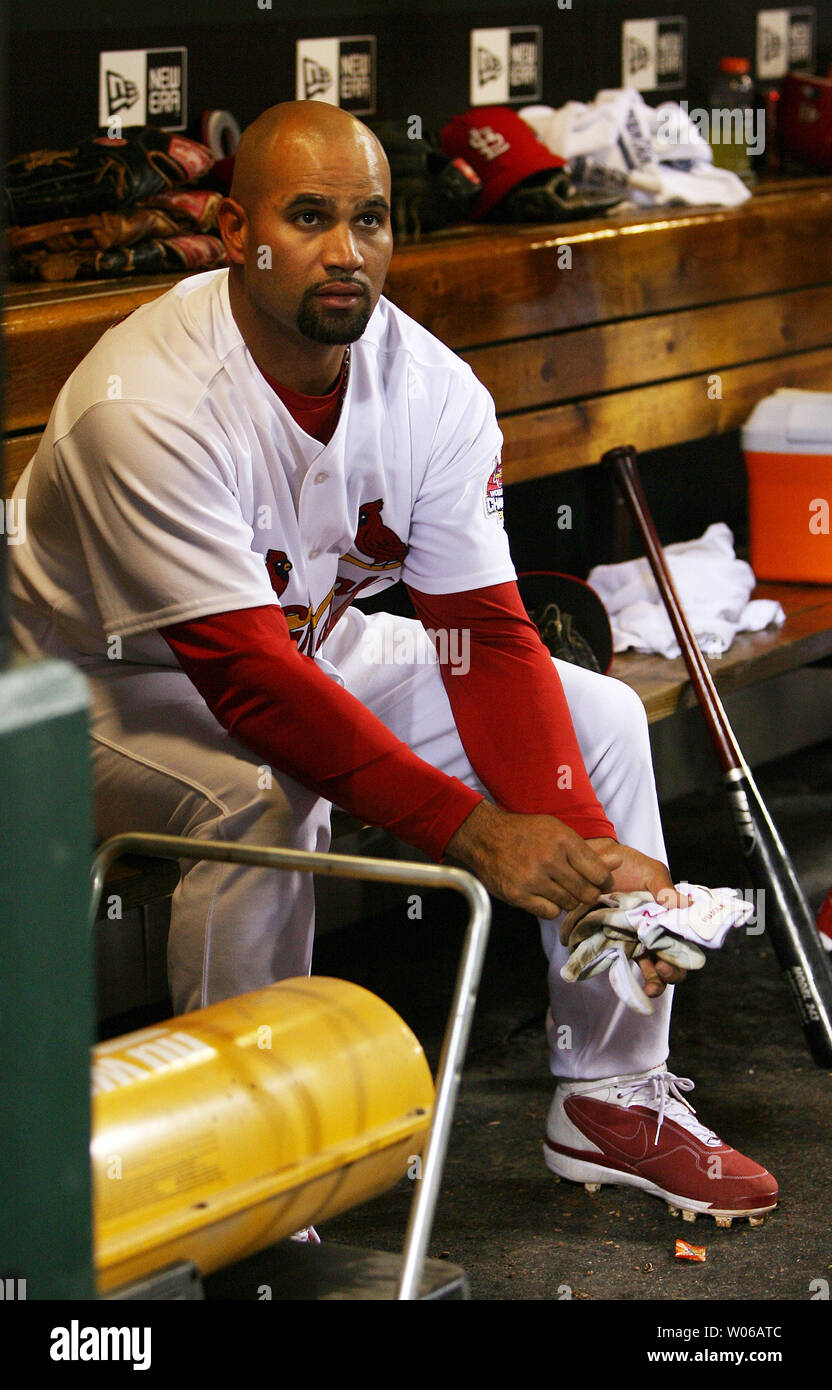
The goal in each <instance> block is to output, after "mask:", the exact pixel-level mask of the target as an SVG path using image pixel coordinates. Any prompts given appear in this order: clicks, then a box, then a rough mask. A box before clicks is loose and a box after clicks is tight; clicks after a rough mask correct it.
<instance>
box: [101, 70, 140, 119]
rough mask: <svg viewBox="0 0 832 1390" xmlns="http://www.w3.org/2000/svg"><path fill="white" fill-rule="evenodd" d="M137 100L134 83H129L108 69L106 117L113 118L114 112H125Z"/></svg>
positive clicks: (126, 79)
mask: <svg viewBox="0 0 832 1390" xmlns="http://www.w3.org/2000/svg"><path fill="white" fill-rule="evenodd" d="M138 99H139V89H138V87H137V86H136V84H135V82H131V81H130V80H129V78H127V77H122V75H121V73H120V72H110V71H109V69H108V71H107V115H108V116H114V115H115V113H116V111H126V110H127V108H128V107H129V106H133V105H134V103H135V102H137V101H138Z"/></svg>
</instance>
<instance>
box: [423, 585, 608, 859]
mask: <svg viewBox="0 0 832 1390" xmlns="http://www.w3.org/2000/svg"><path fill="white" fill-rule="evenodd" d="M410 592H411V595H412V598H413V603H414V606H415V608H416V612H417V613H418V615H419V618H420V619H421V621H422V623H423V625H424V626H425V627H426V628H428V629H429V630H430V631H433V632H442V631H443V630H444V631H445V632H448V633H450V632H451V631H453V630H454V629H456V630H457V632H458V630H459V629H462V630H464V631H467V632H468V634H469V636H470V664H469V669H468V671H467V672H466V673H465V674H464V675H463V674H458V673H455V671H454V668H453V667H452V666H450V665H448V664H444V665H442V666H441V668H440V669H441V672H442V679H443V682H444V685H445V690H446V692H447V695H448V700H449V702H450V705H451V709H452V711H453V716H454V722H455V723H456V727H457V730H458V732H459V736H460V738H461V740H462V743H463V746H464V748H465V751H466V753H467V754H468V757H469V759H470V761H471V765H472V767H473V768H474V770H475V772H476V773H477V776H478V777H479V779H480V781H481V782H482V783H483V785H484V786H485V787H487V788H488V791H489V793H490V794H491V796H492V797H493V798H494V800H495V801H496V802H497V803H498V804H499V805H500V806H502V807H505V808H506V809H507V810H510V811H518V812H525V813H527V814H532V813H538V814H546V815H550V816H556V817H557V818H558V819H559V820H562V821H563V822H564V823H565V824H566V825H568V826H570V827H571V828H572V829H573V830H576V831H577V832H578V834H580V835H582V836H583V837H584V838H589V837H591V836H612V837H613V838H615V829H614V827H613V825H612V824H611V822H610V821H609V819H608V817H607V816H606V815H605V813H604V811H603V809H602V807H601V806H600V804H599V802H598V798H597V797H596V795H595V793H594V791H593V789H592V784H591V783H590V780H589V775H588V773H587V771H586V768H585V766H584V761H583V758H582V756H581V750H580V747H579V745H578V738H577V735H576V733H575V729H574V726H573V724H572V717H571V715H570V713H569V706H568V704H567V702H566V696H565V695H564V692H563V687H562V685H561V682H560V678H559V677H558V674H557V671H556V670H555V667H554V666H553V664H552V659H551V656H550V655H549V653H548V652H547V651H546V648H545V647H544V646H543V644H542V642H541V641H540V638H539V636H538V633H537V630H536V628H535V627H534V625H533V624H532V623H531V622H530V620H529V619H528V617H527V616H526V613H525V610H524V608H523V606H522V602H521V600H520V596H519V594H518V592H517V586H516V585H515V584H499V585H494V586H492V588H490V589H481V590H476V591H471V592H468V593H461V594H449V595H435V594H423V593H418V592H415V591H413V590H411V591H410ZM459 645H460V644H459V641H458V640H457V642H456V644H454V643H452V642H451V641H450V637H449V638H448V641H447V650H456V649H457V648H458V646H459Z"/></svg>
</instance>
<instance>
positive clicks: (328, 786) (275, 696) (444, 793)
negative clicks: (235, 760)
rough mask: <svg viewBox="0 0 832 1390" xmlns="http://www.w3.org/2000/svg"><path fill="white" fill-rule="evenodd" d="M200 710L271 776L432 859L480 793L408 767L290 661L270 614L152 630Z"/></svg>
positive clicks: (344, 699)
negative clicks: (203, 708)
mask: <svg viewBox="0 0 832 1390" xmlns="http://www.w3.org/2000/svg"><path fill="white" fill-rule="evenodd" d="M160 632H161V635H162V637H164V639H165V641H166V642H167V644H168V646H169V647H170V648H171V650H172V651H173V653H174V655H175V656H176V659H177V661H178V662H179V664H180V666H181V667H182V669H183V670H184V671H185V673H186V675H187V676H188V677H189V678H190V680H191V681H192V682H193V684H194V685H195V686H196V688H197V690H198V691H199V693H200V695H201V696H202V698H203V699H204V700H205V703H206V704H207V705H208V708H209V709H210V710H211V712H212V714H213V715H214V717H215V718H216V719H217V720H218V721H219V723H220V724H221V725H222V726H223V728H224V729H226V730H227V731H228V733H229V734H231V735H232V736H233V737H234V738H235V739H237V741H238V742H239V743H241V744H242V745H243V746H244V747H245V748H248V749H249V750H250V751H251V752H253V753H255V754H256V755H257V756H258V757H260V758H262V759H263V761H264V762H265V763H268V765H269V766H270V767H272V768H274V769H275V770H276V771H278V772H282V773H286V774H288V775H289V776H290V777H292V778H293V779H294V780H295V781H296V782H300V783H301V784H302V785H303V786H305V787H308V788H310V789H311V790H312V791H314V792H317V793H318V795H320V796H323V797H325V798H326V799H327V800H328V801H331V802H333V803H334V804H335V805H338V806H341V807H343V808H344V809H345V810H346V811H350V812H351V813H352V814H353V815H356V816H358V817H360V818H361V819H362V820H365V821H368V822H369V823H370V824H372V825H381V826H384V827H385V829H387V830H390V831H391V832H392V833H393V834H395V835H397V836H398V837H399V838H400V839H402V840H405V841H406V842H407V843H408V844H411V845H415V846H416V847H417V848H419V849H422V850H424V851H425V852H426V853H427V854H430V855H432V856H433V857H434V858H436V859H440V858H441V857H442V855H443V853H444V851H445V847H446V845H447V843H448V841H449V840H450V839H451V837H452V836H453V834H454V833H455V831H456V830H458V829H459V827H460V825H461V824H462V822H463V821H464V820H465V819H466V817H467V816H468V815H469V814H470V812H471V811H472V810H473V809H474V807H475V806H476V805H478V803H479V802H480V801H482V796H481V795H480V793H479V792H476V791H473V790H472V789H471V788H470V787H466V786H465V784H464V783H463V782H461V781H459V780H458V779H457V778H456V777H448V776H446V774H445V773H444V772H440V771H438V770H437V769H436V768H434V767H431V765H430V764H429V763H426V762H424V761H423V760H422V759H421V758H419V757H417V756H416V754H415V753H413V752H412V751H411V750H410V749H409V748H408V747H407V745H406V744H404V743H402V742H401V741H400V740H399V739H397V738H395V737H394V735H393V734H391V733H390V731H389V729H387V728H386V726H385V725H384V724H382V722H381V720H379V719H377V718H376V717H375V715H373V714H371V713H370V711H369V710H368V709H367V708H366V707H365V706H364V705H362V704H361V702H360V700H357V699H356V698H355V697H354V696H353V695H350V694H349V692H348V691H346V690H344V689H343V687H341V686H339V685H338V683H337V682H336V681H334V680H332V679H331V677H329V676H328V675H326V673H325V672H324V671H322V670H321V668H320V667H319V666H318V665H317V664H316V663H315V662H314V661H313V660H312V658H311V657H308V656H305V655H303V654H302V653H301V652H299V651H298V649H297V647H296V645H295V643H294V642H293V641H292V639H291V637H290V635H289V629H288V627H287V624H286V619H285V617H284V616H283V613H282V611H281V609H280V607H279V606H277V605H274V604H270V605H266V606H264V607H258V608H247V609H241V610H238V611H234V612H228V613H213V614H211V615H210V616H208V617H205V618H198V619H195V620H193V621H191V622H185V623H174V624H172V625H171V626H168V627H165V628H161V629H160Z"/></svg>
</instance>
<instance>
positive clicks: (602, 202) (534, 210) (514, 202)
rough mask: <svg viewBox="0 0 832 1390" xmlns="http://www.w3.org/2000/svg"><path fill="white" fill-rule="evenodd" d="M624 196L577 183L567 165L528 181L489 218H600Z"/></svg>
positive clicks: (508, 197)
mask: <svg viewBox="0 0 832 1390" xmlns="http://www.w3.org/2000/svg"><path fill="white" fill-rule="evenodd" d="M623 196H624V194H623V193H622V192H620V191H618V190H615V191H613V190H612V189H611V188H610V187H600V188H599V187H592V186H591V185H588V184H584V185H579V184H577V183H576V182H575V180H574V179H573V178H572V175H571V173H570V170H569V167H568V166H566V167H565V168H563V169H557V170H555V172H554V173H552V172H550V171H548V170H547V171H545V172H544V173H542V174H533V175H532V177H531V178H528V179H524V180H523V182H522V183H519V184H518V185H517V186H516V188H512V190H511V192H510V193H507V194H506V195H505V197H504V198H501V199H500V201H499V203H497V205H496V207H495V208H493V209H492V211H491V213H490V214H489V216H490V219H491V220H492V221H494V222H567V221H572V220H573V219H574V218H578V217H600V215H601V214H602V213H604V212H607V211H608V209H609V208H614V207H616V205H617V204H618V203H620V202H621V199H622V197H623Z"/></svg>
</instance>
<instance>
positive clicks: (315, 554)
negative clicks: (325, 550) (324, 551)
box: [309, 546, 321, 560]
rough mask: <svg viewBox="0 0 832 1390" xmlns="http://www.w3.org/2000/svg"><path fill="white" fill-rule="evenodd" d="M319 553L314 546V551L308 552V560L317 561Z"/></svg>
mask: <svg viewBox="0 0 832 1390" xmlns="http://www.w3.org/2000/svg"><path fill="white" fill-rule="evenodd" d="M320 553H321V552H320V550H319V549H318V547H317V546H315V549H314V550H310V552H309V558H310V560H317V558H318V556H319V555H320Z"/></svg>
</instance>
